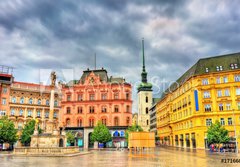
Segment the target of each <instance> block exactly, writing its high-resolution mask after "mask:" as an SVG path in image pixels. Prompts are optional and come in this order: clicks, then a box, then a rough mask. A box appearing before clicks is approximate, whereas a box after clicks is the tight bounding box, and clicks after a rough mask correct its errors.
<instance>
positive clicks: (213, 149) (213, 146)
mask: <svg viewBox="0 0 240 167" xmlns="http://www.w3.org/2000/svg"><path fill="white" fill-rule="evenodd" d="M210 151H211V152H218V148H217V147H216V146H215V145H214V144H211V145H210ZM219 151H220V152H225V150H224V148H223V144H220V145H219Z"/></svg>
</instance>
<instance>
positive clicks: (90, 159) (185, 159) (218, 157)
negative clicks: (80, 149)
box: [0, 147, 240, 167]
mask: <svg viewBox="0 0 240 167" xmlns="http://www.w3.org/2000/svg"><path fill="white" fill-rule="evenodd" d="M222 159H226V162H227V161H228V159H230V161H231V160H233V159H239V161H240V156H236V155H235V154H232V153H210V152H206V151H204V150H182V149H175V148H171V147H168V148H156V149H155V150H148V151H146V150H145V151H144V152H143V153H137V154H130V153H129V152H128V151H92V154H87V155H80V156H75V157H47V158H46V157H16V156H13V155H0V167H77V166H79V167H80V166H81V167H83V166H89V167H93V166H99V167H108V166H109V167H110V166H111V167H125V166H134V167H148V166H154V167H157V166H162V167H175V166H176V167H178V166H179V167H185V166H186V167H191V166H193V167H205V166H211V167H213V166H216V167H227V166H240V162H239V161H238V162H239V163H223V162H222Z"/></svg>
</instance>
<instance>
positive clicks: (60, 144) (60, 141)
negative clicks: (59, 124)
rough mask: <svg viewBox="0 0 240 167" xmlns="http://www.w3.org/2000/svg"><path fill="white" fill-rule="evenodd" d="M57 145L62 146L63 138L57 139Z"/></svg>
mask: <svg viewBox="0 0 240 167" xmlns="http://www.w3.org/2000/svg"><path fill="white" fill-rule="evenodd" d="M59 147H63V139H59Z"/></svg>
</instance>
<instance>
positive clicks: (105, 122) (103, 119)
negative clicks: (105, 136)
mask: <svg viewBox="0 0 240 167" xmlns="http://www.w3.org/2000/svg"><path fill="white" fill-rule="evenodd" d="M102 124H103V125H105V126H107V119H106V118H102Z"/></svg>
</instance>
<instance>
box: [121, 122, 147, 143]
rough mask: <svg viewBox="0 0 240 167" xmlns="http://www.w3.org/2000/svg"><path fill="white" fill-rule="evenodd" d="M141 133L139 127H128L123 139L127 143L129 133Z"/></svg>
mask: <svg viewBox="0 0 240 167" xmlns="http://www.w3.org/2000/svg"><path fill="white" fill-rule="evenodd" d="M142 131H143V128H142V127H141V126H139V125H132V126H129V127H128V128H127V130H126V133H125V138H126V139H127V142H128V136H129V132H142Z"/></svg>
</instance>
